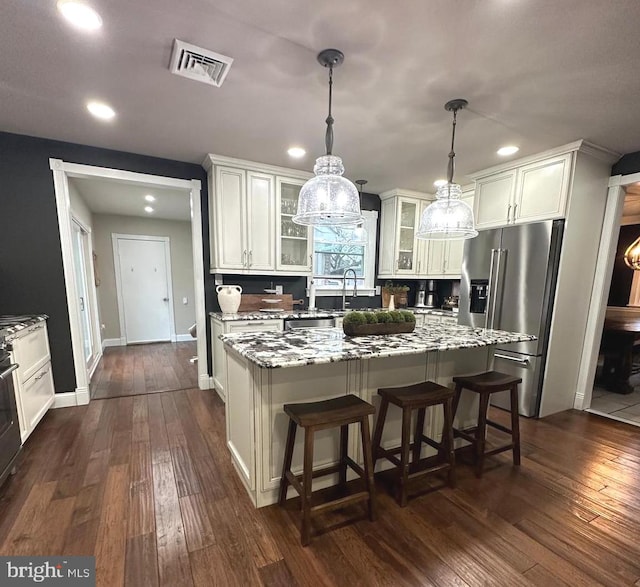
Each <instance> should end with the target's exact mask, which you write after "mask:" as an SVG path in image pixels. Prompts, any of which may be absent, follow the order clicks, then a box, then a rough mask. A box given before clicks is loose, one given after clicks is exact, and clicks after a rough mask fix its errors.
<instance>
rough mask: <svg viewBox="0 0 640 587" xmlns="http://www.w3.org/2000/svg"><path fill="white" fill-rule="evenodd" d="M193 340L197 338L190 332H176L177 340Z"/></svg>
mask: <svg viewBox="0 0 640 587" xmlns="http://www.w3.org/2000/svg"><path fill="white" fill-rule="evenodd" d="M192 340H194V341H195V340H196V339H195V338H193V336H191V335H190V334H189V333H188V332H187V334H176V342H189V341H192Z"/></svg>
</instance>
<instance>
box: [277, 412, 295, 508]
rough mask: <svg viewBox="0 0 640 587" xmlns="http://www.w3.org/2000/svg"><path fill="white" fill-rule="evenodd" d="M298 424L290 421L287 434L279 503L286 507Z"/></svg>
mask: <svg viewBox="0 0 640 587" xmlns="http://www.w3.org/2000/svg"><path fill="white" fill-rule="evenodd" d="M296 428H297V424H296V423H295V422H294V421H293V420H289V431H288V432H287V444H286V445H285V449H284V462H283V463H282V477H280V494H279V496H278V503H279V504H280V505H284V502H285V501H287V489H288V488H289V480H288V479H287V471H289V470H290V469H291V459H292V458H293V447H294V445H295V442H296Z"/></svg>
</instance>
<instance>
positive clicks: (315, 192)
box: [293, 49, 362, 226]
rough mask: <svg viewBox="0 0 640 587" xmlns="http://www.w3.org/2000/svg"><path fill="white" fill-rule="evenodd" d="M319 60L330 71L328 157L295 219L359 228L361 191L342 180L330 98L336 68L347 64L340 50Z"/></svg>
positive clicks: (318, 163)
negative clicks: (334, 146)
mask: <svg viewBox="0 0 640 587" xmlns="http://www.w3.org/2000/svg"><path fill="white" fill-rule="evenodd" d="M318 61H319V62H320V64H321V65H322V66H323V67H328V68H329V115H328V116H327V118H326V123H327V130H326V133H325V137H324V143H325V147H326V150H327V152H326V155H324V156H322V157H318V158H317V159H316V164H315V166H314V168H313V171H314V173H315V174H316V176H315V177H312V178H311V179H310V180H309V181H307V183H305V184H304V185H303V186H302V188H301V189H300V196H299V198H298V212H297V214H296V215H295V216H294V217H293V221H294V222H295V223H296V224H305V225H319V226H322V225H325V226H339V225H350V226H353V225H356V224H358V223H359V222H360V221H361V220H362V214H361V213H360V203H359V199H358V190H357V189H356V186H355V185H353V184H352V183H351V182H350V181H349V180H348V179H347V178H346V177H343V176H342V174H343V173H344V166H343V165H342V159H340V157H337V156H336V155H333V154H332V152H331V151H332V149H333V116H332V115H331V99H332V91H333V69H334V67H338V66H339V65H340V64H341V63H342V62H343V61H344V54H343V53H342V51H338V50H337V49H325V50H324V51H321V52H320V53H319V54H318Z"/></svg>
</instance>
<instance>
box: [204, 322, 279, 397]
mask: <svg viewBox="0 0 640 587" xmlns="http://www.w3.org/2000/svg"><path fill="white" fill-rule="evenodd" d="M283 329H284V323H283V321H282V320H280V319H264V320H220V318H218V317H216V316H211V348H212V349H213V383H214V386H215V389H216V391H217V392H218V395H219V396H220V397H221V398H222V400H223V401H226V395H225V389H224V388H225V377H226V375H225V355H224V344H223V343H222V341H221V340H220V335H221V334H237V333H239V332H266V331H282V330H283Z"/></svg>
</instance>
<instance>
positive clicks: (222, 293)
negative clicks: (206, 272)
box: [216, 285, 242, 314]
mask: <svg viewBox="0 0 640 587" xmlns="http://www.w3.org/2000/svg"><path fill="white" fill-rule="evenodd" d="M216 292H218V303H219V304H220V309H221V310H222V312H223V314H235V313H236V312H237V311H238V308H239V307H240V294H241V293H242V288H241V287H240V286H239V285H219V286H218V287H216Z"/></svg>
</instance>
